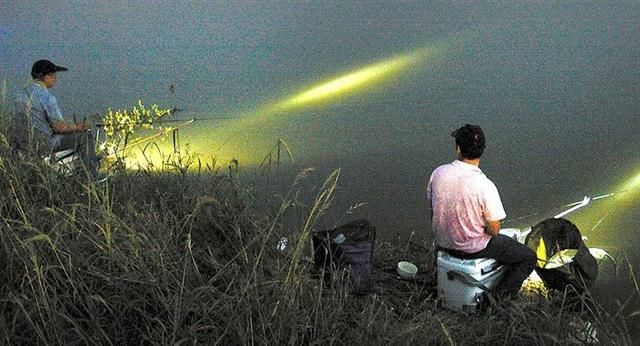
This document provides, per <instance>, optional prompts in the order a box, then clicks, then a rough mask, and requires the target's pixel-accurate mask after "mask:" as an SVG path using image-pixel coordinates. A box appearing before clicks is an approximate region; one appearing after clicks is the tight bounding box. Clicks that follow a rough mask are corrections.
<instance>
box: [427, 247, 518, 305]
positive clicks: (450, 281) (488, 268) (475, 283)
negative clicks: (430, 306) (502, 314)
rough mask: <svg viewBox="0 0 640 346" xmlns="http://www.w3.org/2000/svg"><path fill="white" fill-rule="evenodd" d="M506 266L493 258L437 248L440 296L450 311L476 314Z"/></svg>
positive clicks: (500, 277)
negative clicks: (466, 256) (465, 256)
mask: <svg viewBox="0 0 640 346" xmlns="http://www.w3.org/2000/svg"><path fill="white" fill-rule="evenodd" d="M505 269H506V267H504V266H502V265H500V264H498V262H496V260H494V259H493V258H474V259H462V258H458V257H453V256H451V255H450V254H449V253H447V252H445V251H438V283H437V289H438V299H439V300H440V301H441V302H442V305H443V306H444V307H445V308H447V309H449V310H453V311H463V312H468V313H475V312H476V310H477V308H478V303H480V302H481V301H482V293H483V292H484V291H486V290H490V289H492V288H494V287H495V286H496V285H497V284H498V283H499V282H500V280H501V279H502V277H503V275H504V272H505Z"/></svg>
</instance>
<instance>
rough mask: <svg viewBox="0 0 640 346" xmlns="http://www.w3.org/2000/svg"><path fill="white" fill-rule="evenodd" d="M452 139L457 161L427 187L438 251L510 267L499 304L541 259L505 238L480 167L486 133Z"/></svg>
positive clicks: (468, 128) (470, 131)
mask: <svg viewBox="0 0 640 346" xmlns="http://www.w3.org/2000/svg"><path fill="white" fill-rule="evenodd" d="M451 135H452V136H453V137H455V139H456V157H457V159H456V160H455V161H453V162H452V163H449V164H446V165H442V166H440V167H438V168H436V169H435V170H434V171H433V173H432V174H431V177H430V178H429V182H428V185H427V198H428V200H429V202H430V204H431V222H432V229H433V232H434V233H435V236H436V240H437V242H438V246H439V247H440V248H441V250H444V251H447V252H449V253H450V254H451V255H452V256H455V257H460V258H484V257H487V258H494V259H495V260H496V261H497V262H498V263H501V264H503V265H505V266H506V271H505V275H504V277H503V279H502V281H501V282H500V283H499V284H498V285H497V286H496V287H495V288H494V290H495V291H494V292H493V293H494V296H495V297H496V298H504V297H508V296H513V295H515V294H516V293H518V291H519V290H520V287H521V286H522V282H523V281H524V280H525V279H526V278H527V277H528V276H529V274H530V273H531V272H532V271H533V268H534V265H535V263H536V255H535V253H534V252H533V250H531V249H529V248H528V247H527V246H525V245H524V244H521V243H519V242H517V241H516V240H514V239H512V238H510V237H507V236H505V235H501V234H500V221H501V220H502V219H504V218H505V217H506V213H505V211H504V208H503V206H502V201H501V200H500V195H499V194H498V189H497V188H496V186H495V185H494V183H493V182H492V181H491V180H489V178H487V176H485V175H484V173H483V172H482V171H481V170H480V168H479V167H478V166H479V164H480V156H481V155H482V153H483V151H484V148H485V137H484V133H483V131H482V129H481V128H480V127H479V126H474V125H468V124H467V125H465V126H463V127H461V128H459V129H457V130H456V131H454V132H453V133H452V134H451Z"/></svg>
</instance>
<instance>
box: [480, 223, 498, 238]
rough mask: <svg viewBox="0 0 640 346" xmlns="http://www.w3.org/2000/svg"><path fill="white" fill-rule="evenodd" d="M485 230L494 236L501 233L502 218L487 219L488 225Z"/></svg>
mask: <svg viewBox="0 0 640 346" xmlns="http://www.w3.org/2000/svg"><path fill="white" fill-rule="evenodd" d="M484 231H485V232H486V233H487V234H488V235H490V236H492V237H494V236H497V235H498V234H499V233H500V220H498V221H487V226H486V227H485V228H484Z"/></svg>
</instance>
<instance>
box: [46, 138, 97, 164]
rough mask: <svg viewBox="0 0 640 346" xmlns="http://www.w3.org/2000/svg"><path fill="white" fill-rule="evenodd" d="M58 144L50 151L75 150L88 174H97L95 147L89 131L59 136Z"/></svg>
mask: <svg viewBox="0 0 640 346" xmlns="http://www.w3.org/2000/svg"><path fill="white" fill-rule="evenodd" d="M58 136H60V144H59V145H57V146H55V147H53V148H51V150H52V151H54V152H56V151H62V150H67V149H73V150H75V151H76V152H77V153H78V155H80V158H81V159H82V162H83V163H84V165H85V167H86V168H87V170H88V172H89V173H91V174H92V175H95V174H97V172H98V160H97V157H96V149H95V148H96V145H95V140H94V139H93V135H92V134H91V131H82V132H74V133H67V134H59V135H58Z"/></svg>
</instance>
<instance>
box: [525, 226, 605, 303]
mask: <svg viewBox="0 0 640 346" xmlns="http://www.w3.org/2000/svg"><path fill="white" fill-rule="evenodd" d="M541 242H544V245H541ZM525 244H526V245H527V246H529V248H531V249H533V251H536V253H537V254H538V264H537V265H536V272H537V273H538V275H539V276H540V278H541V279H542V281H543V282H544V283H545V285H546V286H547V288H551V289H557V290H564V289H565V288H566V287H567V286H569V285H571V286H573V287H574V288H575V289H576V290H577V291H578V292H583V291H584V290H585V289H588V288H590V287H591V286H592V285H593V283H594V282H595V280H596V278H597V276H598V262H597V261H596V259H595V258H594V257H593V256H592V255H591V253H590V252H589V248H587V246H586V245H585V244H584V241H583V240H582V235H581V234H580V230H579V229H578V227H576V225H574V224H573V223H571V222H570V221H568V220H566V219H547V220H544V221H542V222H540V223H538V224H536V225H535V226H533V227H532V228H531V233H529V235H528V236H527V238H526V239H525ZM543 249H544V250H545V251H543ZM568 249H573V250H577V252H576V253H575V256H573V260H572V261H571V262H570V263H567V264H564V265H562V266H560V267H558V268H554V269H545V268H543V266H544V262H545V261H547V260H548V259H551V258H552V257H553V256H554V255H556V254H557V253H558V252H559V251H562V250H568ZM540 252H544V254H542V253H540ZM541 257H544V258H541Z"/></svg>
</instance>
